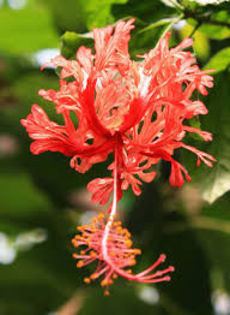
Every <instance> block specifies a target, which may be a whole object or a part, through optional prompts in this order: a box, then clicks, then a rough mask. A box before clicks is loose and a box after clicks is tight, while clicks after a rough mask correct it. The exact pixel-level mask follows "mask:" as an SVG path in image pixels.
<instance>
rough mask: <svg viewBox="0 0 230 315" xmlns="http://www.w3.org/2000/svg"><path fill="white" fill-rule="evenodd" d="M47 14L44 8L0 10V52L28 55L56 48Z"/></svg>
mask: <svg viewBox="0 0 230 315" xmlns="http://www.w3.org/2000/svg"><path fill="white" fill-rule="evenodd" d="M58 45H59V40H58V36H57V34H55V31H54V29H53V27H52V23H51V18H50V15H49V12H48V11H47V10H45V9H44V8H42V7H41V8H40V7H39V8H36V9H35V8H31V7H28V8H27V7H25V8H24V9H21V10H12V9H9V8H4V9H1V10H0V50H1V51H4V52H6V53H11V54H18V53H30V52H34V51H36V50H39V49H42V48H52V47H58Z"/></svg>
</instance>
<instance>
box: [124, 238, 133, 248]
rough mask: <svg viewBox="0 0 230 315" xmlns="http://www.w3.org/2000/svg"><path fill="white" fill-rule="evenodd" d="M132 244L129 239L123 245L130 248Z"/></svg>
mask: <svg viewBox="0 0 230 315" xmlns="http://www.w3.org/2000/svg"><path fill="white" fill-rule="evenodd" d="M132 244H133V242H132V241H131V240H129V239H128V240H126V241H125V245H126V246H128V247H131V246H132Z"/></svg>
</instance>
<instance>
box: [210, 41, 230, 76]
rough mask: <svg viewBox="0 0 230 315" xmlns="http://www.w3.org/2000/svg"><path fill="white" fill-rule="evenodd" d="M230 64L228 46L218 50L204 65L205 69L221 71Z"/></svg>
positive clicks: (229, 48)
mask: <svg viewBox="0 0 230 315" xmlns="http://www.w3.org/2000/svg"><path fill="white" fill-rule="evenodd" d="M229 66H230V47H227V48H224V49H222V50H220V51H219V52H218V53H217V54H216V55H214V56H213V57H212V58H211V59H210V60H209V62H208V63H207V64H206V65H205V67H204V70H206V69H215V70H216V72H219V71H223V70H225V69H226V68H228V67H229Z"/></svg>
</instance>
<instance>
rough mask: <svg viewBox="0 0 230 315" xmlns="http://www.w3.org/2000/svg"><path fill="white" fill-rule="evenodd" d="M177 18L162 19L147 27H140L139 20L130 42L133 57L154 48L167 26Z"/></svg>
mask: <svg viewBox="0 0 230 315" xmlns="http://www.w3.org/2000/svg"><path fill="white" fill-rule="evenodd" d="M176 20H177V18H171V19H170V18H169V19H162V20H159V21H157V22H155V23H151V24H149V25H147V26H145V27H143V26H142V27H140V22H139V21H137V22H136V29H134V31H133V33H132V36H131V40H130V44H129V49H130V53H131V57H135V56H136V55H142V54H144V53H146V52H147V51H148V50H149V49H152V48H154V47H155V46H156V44H157V43H158V41H159V39H160V37H161V36H162V35H163V33H164V31H165V30H166V29H167V27H168V26H169V25H170V24H173V23H174V22H175V21H176Z"/></svg>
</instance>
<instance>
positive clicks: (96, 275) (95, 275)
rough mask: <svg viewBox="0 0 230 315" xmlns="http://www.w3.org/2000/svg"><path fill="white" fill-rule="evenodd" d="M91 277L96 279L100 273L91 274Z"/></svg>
mask: <svg viewBox="0 0 230 315" xmlns="http://www.w3.org/2000/svg"><path fill="white" fill-rule="evenodd" d="M90 278H91V279H92V280H95V279H97V278H98V274H97V273H92V274H91V276H90Z"/></svg>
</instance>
